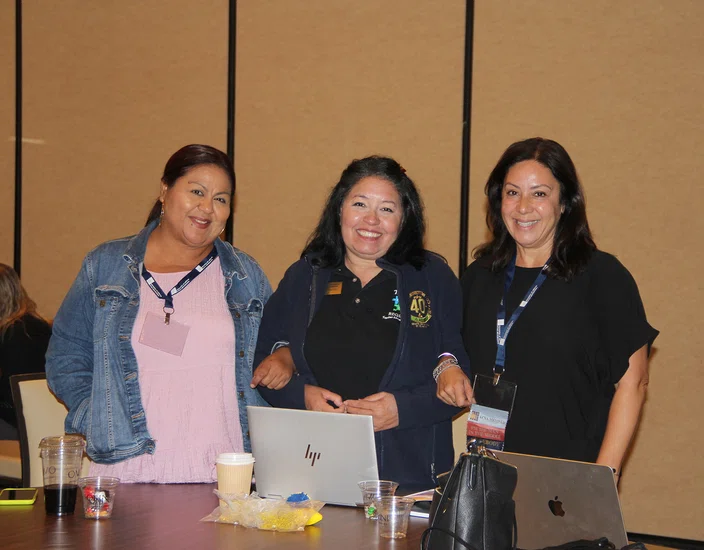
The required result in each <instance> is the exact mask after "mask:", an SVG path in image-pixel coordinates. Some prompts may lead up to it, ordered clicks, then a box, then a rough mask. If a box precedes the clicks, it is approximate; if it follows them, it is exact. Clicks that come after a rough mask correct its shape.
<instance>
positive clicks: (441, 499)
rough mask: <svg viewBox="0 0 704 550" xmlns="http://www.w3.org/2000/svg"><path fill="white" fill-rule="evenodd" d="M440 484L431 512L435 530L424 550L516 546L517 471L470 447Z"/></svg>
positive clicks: (425, 538)
mask: <svg viewBox="0 0 704 550" xmlns="http://www.w3.org/2000/svg"><path fill="white" fill-rule="evenodd" d="M442 477H443V479H441V478H440V477H439V478H438V481H439V482H440V483H441V486H440V487H438V488H437V489H435V494H434V495H433V503H432V505H431V508H430V517H429V521H430V527H429V528H428V529H426V530H425V531H424V532H423V536H422V537H421V544H420V546H421V550H466V549H470V550H509V549H510V548H515V547H516V540H517V536H518V533H517V530H516V506H515V503H514V501H513V492H514V490H515V489H516V483H517V482H518V471H517V469H516V467H515V466H512V465H511V464H506V463H505V462H501V461H500V460H499V459H498V458H496V456H494V455H493V453H491V451H489V450H487V449H486V448H484V447H483V446H479V445H476V444H475V443H473V442H470V448H469V451H468V452H466V453H462V455H461V456H460V458H459V460H458V461H457V463H456V464H455V466H454V467H453V469H452V471H451V472H450V473H449V474H448V475H445V476H442Z"/></svg>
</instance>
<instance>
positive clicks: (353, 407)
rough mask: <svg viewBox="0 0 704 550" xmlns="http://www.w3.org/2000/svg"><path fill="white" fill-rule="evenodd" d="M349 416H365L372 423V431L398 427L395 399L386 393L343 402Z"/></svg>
mask: <svg viewBox="0 0 704 550" xmlns="http://www.w3.org/2000/svg"><path fill="white" fill-rule="evenodd" d="M345 406H346V407H347V412H348V413H349V414H367V415H370V416H371V417H372V419H373V421H374V431H375V432H380V431H382V430H390V429H391V428H395V427H396V426H398V423H399V419H398V406H397V404H396V398H395V397H394V396H393V395H392V394H390V393H387V392H380V393H374V394H372V395H370V396H368V397H365V398H364V399H349V400H347V401H345Z"/></svg>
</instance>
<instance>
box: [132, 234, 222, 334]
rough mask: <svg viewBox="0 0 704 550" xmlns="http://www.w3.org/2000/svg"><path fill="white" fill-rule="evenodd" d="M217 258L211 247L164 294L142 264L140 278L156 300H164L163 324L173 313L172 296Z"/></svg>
mask: <svg viewBox="0 0 704 550" xmlns="http://www.w3.org/2000/svg"><path fill="white" fill-rule="evenodd" d="M217 257H218V251H217V249H216V248H215V247H213V249H212V250H211V251H210V254H208V255H207V256H206V257H205V258H203V259H202V260H201V262H200V263H199V264H198V265H197V266H195V267H194V268H193V269H191V271H190V272H188V273H187V274H186V276H185V277H184V278H183V279H181V280H180V281H179V282H178V283H176V285H175V286H174V287H173V288H172V289H171V290H169V291H168V292H164V291H163V290H162V289H161V287H160V286H159V283H157V282H156V279H154V276H153V275H152V274H151V273H149V271H147V268H146V267H144V264H142V277H143V278H144V280H145V281H146V282H147V284H148V285H149V288H151V289H152V292H154V294H156V296H157V298H160V299H161V300H164V314H165V316H164V324H166V325H168V324H169V321H170V320H171V314H172V313H173V312H174V296H176V294H178V293H179V292H181V291H182V290H183V289H184V288H186V287H187V286H188V285H189V284H191V282H192V281H193V279H195V278H196V277H198V275H200V274H201V273H202V272H203V271H204V270H205V268H206V267H208V266H209V265H210V264H211V263H213V260H214V259H215V258H217Z"/></svg>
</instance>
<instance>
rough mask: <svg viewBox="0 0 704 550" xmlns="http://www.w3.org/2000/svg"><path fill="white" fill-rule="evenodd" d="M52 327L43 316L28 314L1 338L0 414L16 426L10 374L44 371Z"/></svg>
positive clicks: (0, 416) (9, 328)
mask: <svg viewBox="0 0 704 550" xmlns="http://www.w3.org/2000/svg"><path fill="white" fill-rule="evenodd" d="M50 337H51V327H50V326H49V323H47V322H46V321H44V320H43V319H39V318H37V317H35V316H33V315H25V316H23V317H22V318H20V319H19V320H17V321H16V322H15V323H13V324H12V325H11V326H10V327H8V329H7V330H6V331H5V335H4V336H3V338H2V340H0V418H2V419H3V420H5V421H6V422H8V423H9V424H11V425H12V426H14V427H17V418H16V417H15V409H14V407H13V405H12V392H11V390H10V376H12V375H14V374H29V373H35V372H44V354H46V348H47V346H48V345H49V338H50Z"/></svg>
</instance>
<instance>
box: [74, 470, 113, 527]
mask: <svg viewBox="0 0 704 550" xmlns="http://www.w3.org/2000/svg"><path fill="white" fill-rule="evenodd" d="M119 484H120V479H119V478H117V477H104V476H99V477H82V478H81V479H79V480H78V486H79V487H80V488H81V495H82V496H83V515H84V517H86V518H88V519H105V518H109V517H111V516H112V509H113V506H114V505H115V491H116V489H117V486H118V485H119Z"/></svg>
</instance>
